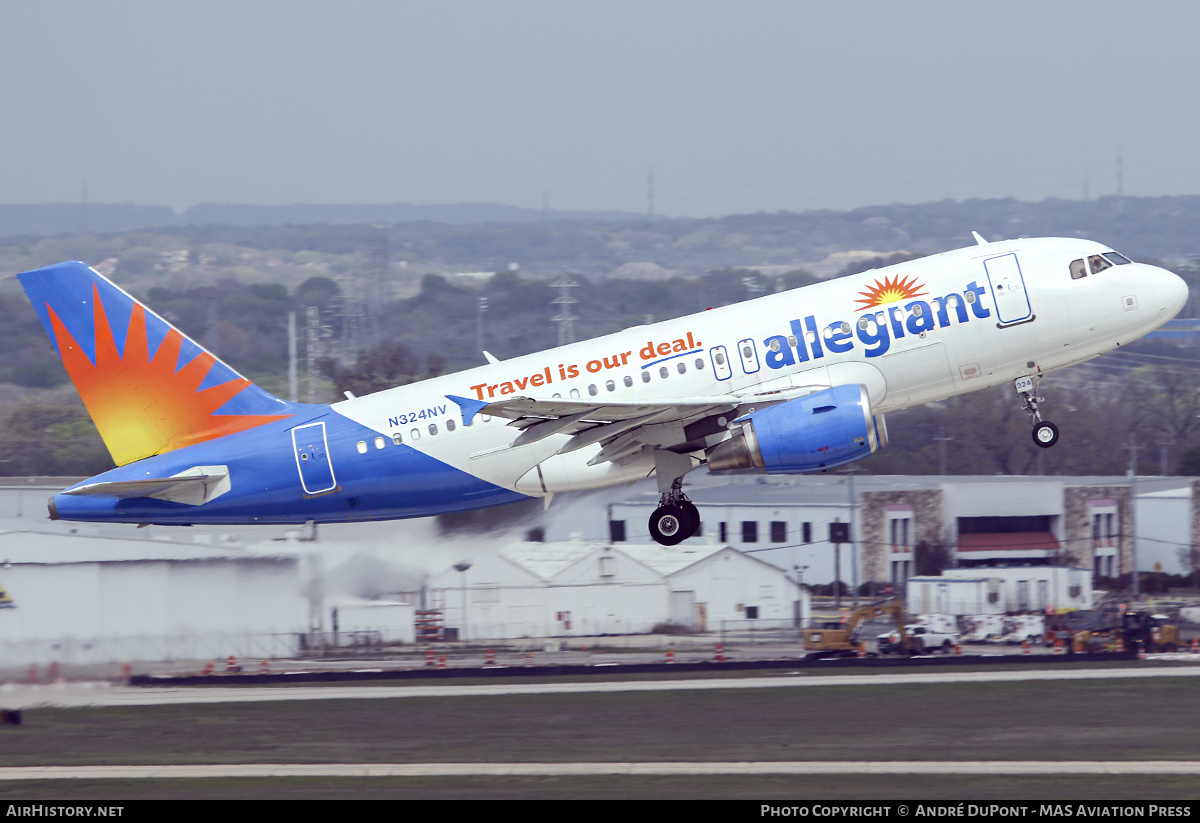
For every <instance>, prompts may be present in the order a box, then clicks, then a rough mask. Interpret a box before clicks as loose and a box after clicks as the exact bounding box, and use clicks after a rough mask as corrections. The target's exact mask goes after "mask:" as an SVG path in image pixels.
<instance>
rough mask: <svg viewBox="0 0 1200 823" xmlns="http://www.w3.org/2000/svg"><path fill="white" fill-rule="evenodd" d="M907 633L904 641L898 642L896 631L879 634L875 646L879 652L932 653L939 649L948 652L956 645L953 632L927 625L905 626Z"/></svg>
mask: <svg viewBox="0 0 1200 823" xmlns="http://www.w3.org/2000/svg"><path fill="white" fill-rule="evenodd" d="M904 632H905V634H906V635H907V637H906V638H905V641H904V643H901V642H900V634H899V632H896V631H891V632H887V633H885V634H881V635H879V636H878V637H876V638H875V645H876V648H877V649H878V650H879V653H880V654H934V653H935V652H938V651H941V652H942V653H943V654H950V653H951V652H953V651H954V647H955V646H956V645H958V635H957V634H954V633H953V632H939V631H934V630H933V629H932V628H930V627H929V626H925V625H920V624H915V625H912V626H905V627H904Z"/></svg>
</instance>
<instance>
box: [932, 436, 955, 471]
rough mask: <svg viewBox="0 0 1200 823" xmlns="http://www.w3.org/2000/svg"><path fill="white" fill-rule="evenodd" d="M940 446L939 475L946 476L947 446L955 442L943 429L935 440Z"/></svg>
mask: <svg viewBox="0 0 1200 823" xmlns="http://www.w3.org/2000/svg"><path fill="white" fill-rule="evenodd" d="M933 439H934V440H936V441H937V444H938V475H939V476H941V477H945V476H946V444H947V443H949V442H950V441H951V440H953V439H954V438H953V437H947V436H946V430H945V429H942V430H941V431H940V432H939V433H938V436H937V437H935V438H933Z"/></svg>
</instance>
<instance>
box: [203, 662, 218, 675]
mask: <svg viewBox="0 0 1200 823" xmlns="http://www.w3.org/2000/svg"><path fill="white" fill-rule="evenodd" d="M216 667H217V663H216V661H215V660H210V661H208V665H207V666H205V667H204V673H205V674H212V673H213V669H215V668H216Z"/></svg>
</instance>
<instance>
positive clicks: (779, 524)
mask: <svg viewBox="0 0 1200 823" xmlns="http://www.w3.org/2000/svg"><path fill="white" fill-rule="evenodd" d="M771 542H772V543H786V542H787V523H785V522H783V521H782V520H772V521H771Z"/></svg>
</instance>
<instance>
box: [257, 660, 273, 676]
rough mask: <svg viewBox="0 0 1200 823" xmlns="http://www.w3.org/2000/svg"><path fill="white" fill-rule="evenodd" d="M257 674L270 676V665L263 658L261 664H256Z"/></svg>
mask: <svg viewBox="0 0 1200 823" xmlns="http://www.w3.org/2000/svg"><path fill="white" fill-rule="evenodd" d="M258 673H259V674H270V673H271V663H270V661H268V660H267V659H266V658H265V657H264V658H263V662H262V663H260V664H258Z"/></svg>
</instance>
